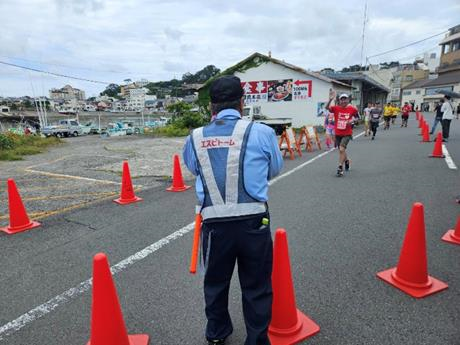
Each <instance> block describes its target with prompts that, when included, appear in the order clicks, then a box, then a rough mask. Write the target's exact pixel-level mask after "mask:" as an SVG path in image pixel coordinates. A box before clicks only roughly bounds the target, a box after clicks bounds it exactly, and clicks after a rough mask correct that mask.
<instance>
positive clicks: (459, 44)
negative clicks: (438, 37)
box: [452, 41, 460, 52]
mask: <svg viewBox="0 0 460 345" xmlns="http://www.w3.org/2000/svg"><path fill="white" fill-rule="evenodd" d="M457 50H460V41H458V42H454V43H453V44H452V51H453V52H454V51H457Z"/></svg>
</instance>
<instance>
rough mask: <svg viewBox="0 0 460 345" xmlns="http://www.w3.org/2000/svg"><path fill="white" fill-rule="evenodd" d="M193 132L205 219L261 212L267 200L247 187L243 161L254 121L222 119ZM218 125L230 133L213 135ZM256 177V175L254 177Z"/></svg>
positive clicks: (221, 218) (224, 131)
mask: <svg viewBox="0 0 460 345" xmlns="http://www.w3.org/2000/svg"><path fill="white" fill-rule="evenodd" d="M221 121H222V122H223V123H222V124H220V125H216V124H215V123H213V124H211V125H210V126H207V127H201V128H197V129H195V130H194V131H193V132H192V139H193V140H192V142H193V149H194V151H195V156H196V158H197V161H198V167H199V174H200V177H201V181H202V183H203V189H204V201H203V205H202V206H201V216H202V217H203V220H209V219H219V220H223V219H224V218H231V217H239V216H245V215H252V214H260V213H264V212H265V211H266V205H265V202H260V201H258V200H256V199H254V198H253V197H252V196H251V195H249V193H248V192H247V191H246V189H245V187H244V175H243V163H244V154H245V152H246V145H247V140H248V137H249V133H250V131H251V128H252V122H249V121H245V120H228V119H226V120H221ZM215 126H219V132H221V133H225V134H227V135H225V136H222V135H214V134H215V133H213V132H215V128H216V127H215ZM254 178H257V176H254Z"/></svg>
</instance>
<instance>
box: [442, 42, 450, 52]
mask: <svg viewBox="0 0 460 345" xmlns="http://www.w3.org/2000/svg"><path fill="white" fill-rule="evenodd" d="M448 52H450V43H447V44H444V45H443V46H442V53H443V54H447V53H448Z"/></svg>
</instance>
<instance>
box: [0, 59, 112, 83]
mask: <svg viewBox="0 0 460 345" xmlns="http://www.w3.org/2000/svg"><path fill="white" fill-rule="evenodd" d="M0 64H2V65H7V66H12V67H16V68H21V69H25V70H29V71H33V72H38V73H44V74H49V75H54V76H56V77H62V78H69V79H75V80H81V81H87V82H90V83H96V84H104V85H108V84H111V83H109V82H105V81H99V80H93V79H86V78H79V77H74V76H70V75H65V74H60V73H55V72H50V71H44V70H40V69H37V68H31V67H26V66H21V65H16V64H13V63H9V62H5V61H1V60H0Z"/></svg>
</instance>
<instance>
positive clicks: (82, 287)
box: [0, 132, 364, 340]
mask: <svg viewBox="0 0 460 345" xmlns="http://www.w3.org/2000/svg"><path fill="white" fill-rule="evenodd" d="M363 134H364V132H362V133H360V134H358V135H356V136H354V138H358V137H360V136H362V135H363ZM334 150H335V148H332V149H330V150H328V151H325V152H323V153H321V154H319V155H317V156H315V157H313V158H312V159H309V160H308V161H306V162H304V163H302V164H301V165H299V166H297V167H295V168H294V169H292V170H290V171H288V172H286V173H284V174H282V175H280V176H278V177H276V178H274V179H273V180H271V181H270V185H272V184H274V183H276V182H278V181H279V180H281V179H283V178H285V177H287V176H289V175H291V174H292V173H294V172H295V171H298V170H300V169H302V168H303V167H305V166H306V165H308V164H310V163H312V162H314V161H316V160H317V159H319V158H321V157H324V156H325V155H327V154H329V153H331V152H333V151H334ZM64 176H65V175H64ZM83 179H86V178H83ZM88 180H93V179H88ZM96 181H98V182H100V180H96ZM194 225H195V223H190V224H187V225H186V226H184V227H183V228H181V229H179V230H177V231H176V232H173V233H172V234H170V235H168V236H166V237H164V238H162V239H161V240H159V241H157V242H155V243H152V244H151V245H149V246H148V247H145V248H144V249H142V250H140V251H138V252H137V253H134V254H133V255H131V256H129V257H127V258H126V259H123V260H122V261H120V262H118V263H117V264H115V265H113V266H112V267H111V271H112V274H114V275H115V274H117V273H119V272H121V271H123V270H124V269H125V268H127V267H129V266H131V265H133V264H135V263H136V262H138V261H140V260H143V259H145V258H146V257H147V256H149V255H151V254H153V253H155V252H156V251H157V250H159V249H161V248H162V247H164V246H166V245H167V244H169V243H170V242H172V241H174V240H176V239H178V238H180V237H182V236H184V235H185V234H187V233H189V232H190V231H192V230H193V229H194V227H195V226H194ZM91 286H92V279H91V278H90V279H88V280H85V281H83V282H81V283H79V284H78V285H76V286H74V287H71V288H70V289H68V290H67V291H64V292H63V293H61V294H59V295H57V296H56V297H53V298H52V299H50V300H48V301H47V302H45V303H43V304H41V305H39V306H37V307H35V308H33V309H32V310H30V311H28V312H27V313H25V314H22V315H21V316H19V317H18V318H17V319H15V320H13V321H10V322H8V323H6V324H4V325H3V326H1V327H0V340H3V339H5V338H6V337H7V336H9V335H12V334H13V333H16V332H17V331H19V330H20V329H21V328H23V327H25V326H26V325H27V324H29V323H32V322H34V321H35V320H37V319H39V318H41V317H43V316H45V315H46V314H49V313H50V312H52V311H53V310H55V309H57V308H58V307H60V306H62V305H64V304H66V303H68V302H70V301H71V300H73V299H74V298H76V297H78V296H79V295H81V294H83V293H85V292H86V291H88V290H89V289H90V288H91Z"/></svg>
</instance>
